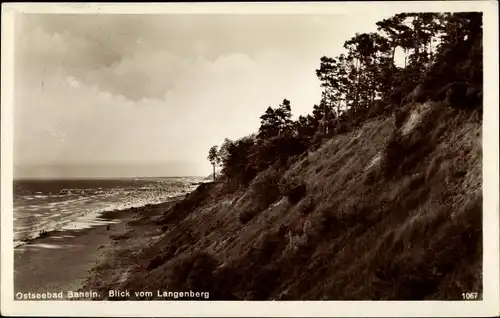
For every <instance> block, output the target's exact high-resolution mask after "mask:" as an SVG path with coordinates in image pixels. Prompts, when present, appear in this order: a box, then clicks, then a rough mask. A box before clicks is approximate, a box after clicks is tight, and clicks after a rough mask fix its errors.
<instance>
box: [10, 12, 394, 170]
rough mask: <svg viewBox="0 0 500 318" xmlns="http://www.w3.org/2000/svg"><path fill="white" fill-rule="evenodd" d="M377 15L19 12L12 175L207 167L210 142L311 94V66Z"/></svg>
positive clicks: (315, 95)
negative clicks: (269, 108) (271, 109)
mask: <svg viewBox="0 0 500 318" xmlns="http://www.w3.org/2000/svg"><path fill="white" fill-rule="evenodd" d="M383 18H387V16H384V15H380V14H377V13H376V12H373V15H366V14H365V15H357V16H349V15H332V14H330V15H236V14H231V15H229V14H227V15H216V14H198V15H183V14H161V15H160V14H159V15H144V14H142V15H139V14H137V15H124V14H99V15H96V14H79V15H66V14H24V15H20V16H19V17H18V18H16V28H15V48H14V56H15V60H14V78H15V79H14V162H15V170H14V173H15V177H47V178H57V177H93V176H99V177H118V176H123V177H125V176H135V177H140V176H179V175H208V174H209V173H210V172H211V169H212V167H211V165H210V163H209V162H208V160H207V159H206V157H207V154H208V149H209V148H210V146H212V145H216V144H221V143H222V141H223V140H224V138H226V137H227V138H230V139H233V140H234V139H237V138H240V137H243V136H245V135H248V134H250V133H253V132H256V131H257V129H258V127H259V116H260V115H261V114H262V113H263V112H264V111H265V109H266V108H267V107H268V106H273V107H275V106H278V105H279V104H280V103H281V101H283V99H285V98H286V99H288V100H290V101H291V105H292V113H293V114H294V116H295V117H297V116H298V115H300V114H306V113H309V112H311V110H312V107H313V105H314V104H317V103H319V100H320V98H321V87H320V83H319V81H318V79H317V78H316V74H315V70H316V69H317V68H318V67H319V59H320V57H321V56H323V55H327V56H335V55H338V54H339V53H341V52H343V47H342V46H343V43H344V41H346V40H348V39H349V38H351V37H352V36H354V34H355V33H356V32H372V31H376V26H375V22H377V21H379V20H381V19H383Z"/></svg>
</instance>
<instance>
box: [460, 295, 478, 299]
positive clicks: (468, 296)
mask: <svg viewBox="0 0 500 318" xmlns="http://www.w3.org/2000/svg"><path fill="white" fill-rule="evenodd" d="M477 296H478V294H477V293H462V299H465V300H474V299H477Z"/></svg>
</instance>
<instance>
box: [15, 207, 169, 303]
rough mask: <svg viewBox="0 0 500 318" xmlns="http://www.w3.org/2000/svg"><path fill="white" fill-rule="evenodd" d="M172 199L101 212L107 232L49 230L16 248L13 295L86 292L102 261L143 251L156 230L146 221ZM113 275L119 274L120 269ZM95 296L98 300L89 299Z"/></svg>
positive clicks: (103, 229)
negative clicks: (107, 221) (135, 250)
mask: <svg viewBox="0 0 500 318" xmlns="http://www.w3.org/2000/svg"><path fill="white" fill-rule="evenodd" d="M178 199H179V198H177V199H174V200H172V201H171V202H167V203H162V204H157V205H146V206H144V207H140V208H131V209H126V210H121V211H111V212H105V213H103V214H102V215H101V216H100V218H101V219H105V220H109V221H113V222H115V223H113V224H110V226H109V229H108V228H107V225H98V226H94V227H92V228H87V229H78V230H69V231H68V230H67V231H54V232H50V233H49V235H48V236H45V237H41V238H37V239H34V240H32V241H30V242H28V243H27V244H26V245H24V246H23V247H22V248H16V250H15V252H14V295H16V293H19V292H20V293H23V294H26V293H61V292H62V293H63V295H64V298H65V299H69V296H71V295H68V292H76V291H83V290H85V291H90V290H91V289H92V286H89V282H90V281H95V279H96V277H95V274H94V273H93V271H92V270H93V269H94V268H96V266H99V264H106V263H107V258H108V257H116V251H124V250H129V249H130V248H132V249H140V248H141V246H147V245H148V244H149V243H150V241H151V240H152V239H154V237H155V236H157V235H159V234H160V231H161V228H160V226H155V224H154V222H151V221H152V219H154V218H155V217H157V216H159V215H161V213H163V211H165V209H166V208H167V207H168V206H169V205H171V204H172V202H174V201H176V200H178ZM132 235H133V236H135V237H136V238H137V239H136V240H134V242H133V244H131V241H130V240H129V238H130V237H131V236H132ZM124 245H126V246H124ZM114 262H115V261H114ZM115 270H118V271H119V272H125V270H126V269H125V268H123V269H119V268H115ZM100 272H102V271H100ZM104 272H105V271H104ZM107 280H109V278H108V279H107ZM95 295H96V294H94V295H93V296H95ZM101 296H104V295H98V297H95V298H101ZM72 299H75V298H72ZM83 299H85V298H83ZM86 299H87V300H89V298H86Z"/></svg>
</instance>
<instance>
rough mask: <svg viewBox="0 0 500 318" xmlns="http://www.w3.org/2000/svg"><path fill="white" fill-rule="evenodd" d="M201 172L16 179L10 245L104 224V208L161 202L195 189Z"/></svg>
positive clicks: (18, 244)
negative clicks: (44, 234)
mask: <svg viewBox="0 0 500 318" xmlns="http://www.w3.org/2000/svg"><path fill="white" fill-rule="evenodd" d="M203 180H204V177H169V178H116V179H78V180H67V179H65V180H14V184H13V186H14V205H13V208H14V247H20V246H22V245H23V244H25V243H26V242H27V241H29V240H30V239H33V238H36V237H37V236H39V235H40V232H41V231H42V230H43V231H47V232H50V231H54V230H58V231H64V230H74V229H82V228H87V227H92V226H95V225H98V224H103V223H105V221H104V220H103V219H100V218H99V215H100V214H101V213H102V212H105V211H110V210H122V209H127V208H131V207H140V206H144V205H147V204H155V203H162V202H167V201H169V200H171V199H172V198H174V197H177V196H179V195H183V194H186V193H189V192H191V191H193V190H194V189H195V188H196V187H197V186H198V184H199V183H200V182H203Z"/></svg>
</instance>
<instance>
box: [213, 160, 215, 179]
mask: <svg viewBox="0 0 500 318" xmlns="http://www.w3.org/2000/svg"><path fill="white" fill-rule="evenodd" d="M213 167H214V181H215V164H214V165H213Z"/></svg>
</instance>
